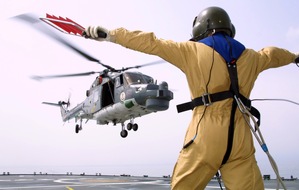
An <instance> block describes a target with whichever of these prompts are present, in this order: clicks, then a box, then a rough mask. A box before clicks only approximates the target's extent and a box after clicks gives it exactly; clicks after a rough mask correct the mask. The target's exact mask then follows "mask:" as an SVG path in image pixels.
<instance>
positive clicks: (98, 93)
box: [61, 72, 173, 130]
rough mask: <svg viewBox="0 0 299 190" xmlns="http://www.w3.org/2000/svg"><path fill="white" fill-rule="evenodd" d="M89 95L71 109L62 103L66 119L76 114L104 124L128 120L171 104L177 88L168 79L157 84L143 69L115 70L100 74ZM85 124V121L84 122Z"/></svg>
mask: <svg viewBox="0 0 299 190" xmlns="http://www.w3.org/2000/svg"><path fill="white" fill-rule="evenodd" d="M86 95H87V98H86V99H85V100H84V101H83V102H82V103H80V104H78V105H77V106H76V107H74V108H73V109H71V110H67V109H65V108H64V107H63V106H61V107H62V110H61V111H62V118H63V120H64V121H67V120H70V119H72V118H75V119H76V121H77V120H80V121H81V122H82V120H83V119H86V120H96V122H97V124H99V125H104V124H109V123H113V124H114V125H116V124H118V123H121V125H122V126H123V129H122V130H124V123H125V122H126V121H127V120H130V123H131V124H134V119H135V118H137V117H141V116H143V115H146V114H150V113H153V112H158V111H164V110H167V109H168V108H169V101H170V100H172V99H173V92H172V91H170V90H168V84H167V82H161V83H160V84H156V83H154V81H153V78H151V77H149V76H147V75H144V74H142V73H139V72H123V73H116V74H115V73H113V74H109V76H104V77H103V76H99V77H97V78H96V80H95V81H94V82H93V84H92V86H91V88H90V89H89V90H87V92H86ZM80 126H81V125H80Z"/></svg>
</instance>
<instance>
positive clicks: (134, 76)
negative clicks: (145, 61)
mask: <svg viewBox="0 0 299 190" xmlns="http://www.w3.org/2000/svg"><path fill="white" fill-rule="evenodd" d="M124 76H125V79H126V80H127V82H128V84H129V85H130V84H149V83H153V82H154V79H153V78H152V77H150V76H147V75H144V74H141V73H125V75H124Z"/></svg>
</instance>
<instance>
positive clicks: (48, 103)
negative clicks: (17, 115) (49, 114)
mask: <svg viewBox="0 0 299 190" xmlns="http://www.w3.org/2000/svg"><path fill="white" fill-rule="evenodd" d="M42 104H46V105H50V106H61V104H57V103H51V102H42Z"/></svg>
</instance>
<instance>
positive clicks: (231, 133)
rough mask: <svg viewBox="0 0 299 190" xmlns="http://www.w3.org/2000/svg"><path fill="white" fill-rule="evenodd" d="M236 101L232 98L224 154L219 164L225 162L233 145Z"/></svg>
mask: <svg viewBox="0 0 299 190" xmlns="http://www.w3.org/2000/svg"><path fill="white" fill-rule="evenodd" d="M237 106H238V105H237V102H236V101H235V100H234V101H233V105H232V110H231V116H230V122H229V127H228V138H227V148H226V152H225V155H224V157H223V160H222V163H221V165H223V164H225V163H226V162H227V160H228V158H229V156H230V153H231V151H232V147H233V141H234V132H235V113H236V110H237Z"/></svg>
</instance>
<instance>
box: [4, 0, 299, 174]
mask: <svg viewBox="0 0 299 190" xmlns="http://www.w3.org/2000/svg"><path fill="white" fill-rule="evenodd" d="M214 5H215V6H220V7H222V8H224V9H225V10H226V11H227V12H228V13H229V15H230V17H231V20H232V22H233V24H234V25H235V27H236V31H237V32H236V36H235V38H236V39H237V40H239V41H241V42H242V43H243V44H244V45H245V46H246V47H248V48H252V49H255V50H259V49H261V48H263V47H266V46H279V47H282V48H286V49H288V50H290V51H293V52H299V43H298V42H299V22H298V7H299V2H298V1H297V0H289V1H282V0H271V1H270V0H267V1H266V0H265V1H260V0H243V1H237V0H235V1H233V0H225V1H224V0H223V1H220V0H197V1H195V0H189V1H179V0H164V1H161V0H143V1H140V0H127V1H120V0H119V1H102V0H93V1H74V0H72V1H58V0H51V1H32V0H30V1H29V0H27V1H26V0H24V1H17V0H1V1H0V24H1V29H2V30H1V31H2V33H1V35H0V53H1V61H0V64H1V75H0V84H1V94H0V101H1V109H0V119H1V127H0V129H1V133H0V139H1V143H0V151H1V156H0V173H1V172H8V171H10V172H11V173H13V172H34V171H36V172H40V170H41V171H42V172H48V173H53V172H54V173H55V172H60V173H61V172H68V171H72V172H84V171H85V172H87V173H92V174H93V173H96V172H101V173H102V174H122V173H130V174H132V175H143V174H148V175H154V176H161V175H168V174H171V173H172V169H173V166H174V164H175V162H176V159H177V157H178V154H179V151H180V149H181V148H182V143H183V138H184V135H185V131H186V128H187V126H188V124H189V121H190V118H191V112H190V111H189V112H184V113H180V114H178V113H177V112H176V105H177V104H180V103H184V102H186V101H189V99H190V95H189V90H188V88H187V83H186V81H185V76H184V75H183V73H182V72H181V71H180V70H178V69H177V68H175V67H174V66H172V65H170V64H168V63H165V64H159V65H156V66H151V67H145V68H142V69H139V70H138V71H140V72H142V73H144V74H148V75H151V76H153V77H154V78H155V79H157V80H158V82H161V81H167V82H168V84H169V87H170V88H171V89H172V90H174V93H175V94H174V100H172V101H171V103H170V108H169V110H167V111H164V112H160V113H155V114H151V115H148V116H144V117H141V118H136V119H135V122H136V123H138V124H139V130H138V131H137V132H129V135H128V137H127V138H126V139H123V138H121V137H120V134H119V133H120V130H121V126H120V125H117V126H113V125H111V124H110V125H103V126H101V125H96V122H95V121H89V122H88V123H87V124H84V125H83V127H84V128H83V130H82V131H81V132H80V133H79V134H75V129H74V126H75V122H74V120H71V121H70V122H67V123H65V124H63V122H62V120H61V117H60V112H59V109H58V108H55V107H50V106H46V105H42V104H41V102H43V101H50V102H58V101H59V100H66V99H67V97H68V96H69V94H70V93H71V104H72V105H71V106H75V105H76V104H78V103H80V102H82V101H83V100H84V98H85V91H86V90H87V89H88V88H89V87H90V85H91V83H92V82H93V80H94V78H95V77H96V76H89V77H79V78H71V79H55V80H49V81H44V82H36V81H33V80H31V79H30V78H29V77H30V76H31V75H48V74H64V73H78V72H88V71H101V70H102V69H103V67H101V66H100V65H97V64H95V63H92V62H89V61H87V60H85V59H84V58H82V57H80V56H79V55H77V54H75V53H73V52H72V51H71V50H69V49H67V48H65V47H64V46H62V45H61V44H59V43H56V42H55V41H53V40H52V39H50V38H48V37H47V36H45V35H43V34H41V33H39V32H37V31H36V30H35V29H34V28H33V27H30V26H29V25H26V24H22V23H20V22H16V21H14V20H11V19H9V18H10V17H13V16H16V15H19V14H23V13H34V14H36V15H37V16H40V17H44V16H45V14H46V13H49V14H54V15H56V16H63V17H69V18H71V19H73V20H74V21H76V22H78V23H79V24H81V25H82V26H89V25H102V26H104V27H106V28H108V29H114V28H117V27H125V28H127V29H130V30H135V29H138V30H144V31H149V32H155V34H156V35H157V37H159V38H164V39H172V40H175V41H185V40H188V39H189V38H190V34H191V30H192V22H193V19H194V17H195V16H196V15H197V14H198V13H199V12H200V11H201V10H202V9H204V8H206V7H208V6H214ZM59 34H61V35H63V37H65V38H66V39H68V40H69V41H71V42H73V43H74V44H76V45H77V46H78V47H80V48H81V49H83V50H85V51H86V52H88V53H90V54H91V55H93V56H94V57H96V58H98V59H100V60H101V61H102V62H103V63H104V64H109V65H111V66H113V67H115V68H122V67H127V66H134V65H140V64H144V63H148V62H152V61H156V60H159V58H158V57H155V56H150V55H146V54H143V53H139V52H134V51H132V50H128V49H126V48H123V47H121V46H119V45H115V44H112V43H107V42H103V43H99V42H96V41H92V40H87V39H84V38H80V37H76V36H70V35H65V34H62V33H59ZM298 80H299V68H298V67H297V66H296V65H294V64H292V65H288V66H285V67H283V68H279V69H271V70H268V71H265V72H263V73H262V74H261V75H260V76H259V78H258V80H257V81H256V84H255V88H254V90H253V92H252V94H251V98H252V99H255V98H285V99H290V100H293V101H297V102H299V96H298V95H299V87H298V85H297V84H298V82H297V81H298ZM253 105H254V106H255V107H257V108H258V109H259V110H260V112H261V114H262V125H261V130H262V133H263V135H264V138H265V141H266V143H267V145H268V148H269V151H270V153H271V154H272V156H273V157H274V159H275V160H276V162H277V164H278V167H279V169H280V173H281V175H282V176H285V177H289V176H290V175H294V176H297V177H299V161H298V156H299V152H298V144H299V140H298V134H299V128H298V122H299V118H298V112H299V107H298V106H297V105H294V104H290V103H286V102H273V101H272V102H271V101H267V102H254V103H253ZM256 149H257V152H256V157H257V161H258V164H259V166H260V168H261V171H262V173H263V174H271V175H272V176H273V177H274V172H273V170H272V169H271V166H270V163H269V161H268V158H267V156H266V154H264V153H263V151H262V150H261V148H260V147H259V146H256Z"/></svg>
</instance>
